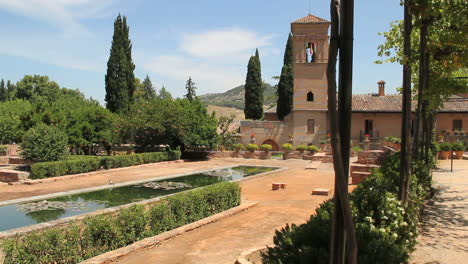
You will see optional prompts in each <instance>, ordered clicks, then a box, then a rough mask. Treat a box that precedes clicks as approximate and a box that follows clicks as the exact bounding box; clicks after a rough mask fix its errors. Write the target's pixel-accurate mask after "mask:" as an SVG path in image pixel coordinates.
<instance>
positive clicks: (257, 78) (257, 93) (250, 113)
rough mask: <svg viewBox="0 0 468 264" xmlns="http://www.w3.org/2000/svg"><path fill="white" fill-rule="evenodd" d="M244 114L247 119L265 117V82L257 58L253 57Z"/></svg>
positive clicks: (247, 79)
mask: <svg viewBox="0 0 468 264" xmlns="http://www.w3.org/2000/svg"><path fill="white" fill-rule="evenodd" d="M256 53H257V54H258V52H256ZM244 114H245V118H246V119H254V120H258V119H261V118H262V117H263V82H262V76H261V70H260V60H259V59H258V57H257V56H251V57H250V59H249V64H248V66H247V76H246V79H245V107H244Z"/></svg>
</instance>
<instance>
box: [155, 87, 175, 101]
mask: <svg viewBox="0 0 468 264" xmlns="http://www.w3.org/2000/svg"><path fill="white" fill-rule="evenodd" d="M158 98H160V99H164V100H172V95H171V93H170V92H169V91H168V90H167V89H166V87H165V86H164V85H163V87H161V90H159V94H158Z"/></svg>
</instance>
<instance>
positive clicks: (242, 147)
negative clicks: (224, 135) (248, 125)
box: [232, 143, 244, 150]
mask: <svg viewBox="0 0 468 264" xmlns="http://www.w3.org/2000/svg"><path fill="white" fill-rule="evenodd" d="M232 147H233V148H234V149H239V150H243V149H244V145H242V144H240V143H237V144H233V145H232Z"/></svg>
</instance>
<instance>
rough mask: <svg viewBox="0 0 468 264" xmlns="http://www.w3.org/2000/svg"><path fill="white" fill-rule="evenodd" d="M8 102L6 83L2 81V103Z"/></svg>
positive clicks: (0, 89)
mask: <svg viewBox="0 0 468 264" xmlns="http://www.w3.org/2000/svg"><path fill="white" fill-rule="evenodd" d="M6 100H7V90H6V87H5V81H4V80H3V79H2V80H1V81H0V102H4V101H6Z"/></svg>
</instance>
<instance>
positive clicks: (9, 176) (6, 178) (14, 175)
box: [0, 169, 29, 182]
mask: <svg viewBox="0 0 468 264" xmlns="http://www.w3.org/2000/svg"><path fill="white" fill-rule="evenodd" d="M27 179H29V172H26V171H17V170H8V169H2V170H0V181H1V182H17V181H24V180H27Z"/></svg>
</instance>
